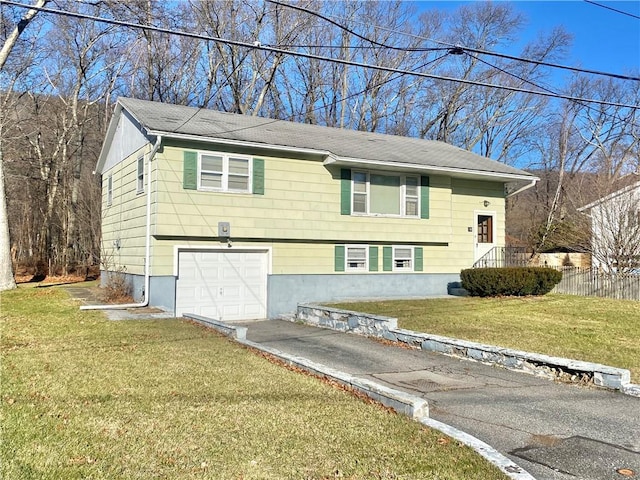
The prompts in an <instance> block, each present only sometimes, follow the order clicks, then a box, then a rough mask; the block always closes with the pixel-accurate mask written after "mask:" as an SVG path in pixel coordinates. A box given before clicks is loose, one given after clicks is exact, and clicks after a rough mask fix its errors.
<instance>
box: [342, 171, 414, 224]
mask: <svg viewBox="0 0 640 480" xmlns="http://www.w3.org/2000/svg"><path fill="white" fill-rule="evenodd" d="M351 183H352V185H351V213H354V214H363V215H381V216H385V215H386V216H403V217H418V216H419V215H420V177H418V176H408V175H393V174H386V173H379V172H373V171H372V172H364V171H353V172H352V175H351Z"/></svg>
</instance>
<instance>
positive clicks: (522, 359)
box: [285, 304, 640, 397]
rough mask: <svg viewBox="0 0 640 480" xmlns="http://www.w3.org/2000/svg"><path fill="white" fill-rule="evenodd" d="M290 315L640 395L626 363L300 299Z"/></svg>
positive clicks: (318, 324)
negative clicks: (484, 340)
mask: <svg viewBox="0 0 640 480" xmlns="http://www.w3.org/2000/svg"><path fill="white" fill-rule="evenodd" d="M285 320H287V319H285ZM288 320H291V321H302V322H304V323H307V324H309V325H313V326H316V327H322V328H328V329H331V330H338V331H341V332H350V333H356V334H359V335H366V336H372V337H378V338H383V339H385V340H389V341H392V342H399V343H404V344H406V345H409V346H411V347H415V348H420V349H422V350H427V351H432V352H436V353H442V354H444V355H449V356H454V357H458V358H462V359H465V360H473V361H477V362H481V363H485V364H488V365H500V366H502V367H505V368H508V369H510V370H514V371H517V372H523V373H529V374H533V375H537V376H542V377H546V378H550V379H553V380H562V381H568V382H574V383H587V384H593V385H596V386H598V387H603V388H608V389H612V390H618V391H620V392H622V393H624V394H626V395H631V396H635V397H640V385H637V384H633V383H631V373H630V372H629V370H626V369H623V368H617V367H611V366H608V365H602V364H598V363H592V362H584V361H580V360H572V359H568V358H560V357H552V356H549V355H542V354H538V353H531V352H524V351H520V350H514V349H510V348H501V347H496V346H493V345H485V344H481V343H476V342H469V341H466V340H458V339H455V338H449V337H443V336H440V335H431V334H428V333H421V332H414V331H412V330H404V329H401V328H398V327H397V325H398V319H396V318H392V317H382V316H377V315H370V314H367V313H362V312H354V311H350V310H341V309H337V308H332V307H325V306H321V305H313V304H301V305H298V313H297V315H296V317H295V318H293V319H288Z"/></svg>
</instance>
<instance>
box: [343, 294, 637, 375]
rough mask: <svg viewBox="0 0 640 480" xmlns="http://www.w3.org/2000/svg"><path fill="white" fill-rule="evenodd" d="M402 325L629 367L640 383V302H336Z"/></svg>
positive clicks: (551, 298)
mask: <svg viewBox="0 0 640 480" xmlns="http://www.w3.org/2000/svg"><path fill="white" fill-rule="evenodd" d="M333 306H334V307H337V308H343V309H347V310H356V311H361V312H367V313H374V314H380V315H386V316H390V317H397V318H398V325H399V326H400V327H401V328H406V329H408V330H415V331H418V332H425V333H433V334H436V335H443V336H447V337H454V338H460V339H464V340H470V341H475V342H480V343H487V344H489V345H498V346H502V347H508V348H514V349H517V350H525V351H529V352H537V353H544V354H547V355H552V356H558V357H566V358H573V359H577V360H585V361H590V362H596V363H603V364H605V365H610V366H614V367H621V368H628V369H629V370H631V379H632V381H634V382H635V383H640V340H639V339H640V302H635V301H631V300H610V299H605V298H594V297H578V296H573V295H545V296H543V297H507V298H477V297H475V298H474V297H466V298H442V299H440V298H437V299H436V298H434V299H425V300H397V301H379V302H358V303H341V304H334V305H333Z"/></svg>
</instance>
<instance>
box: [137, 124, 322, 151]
mask: <svg viewBox="0 0 640 480" xmlns="http://www.w3.org/2000/svg"><path fill="white" fill-rule="evenodd" d="M147 133H148V134H149V135H156V136H157V135H161V136H163V137H164V138H172V139H175V140H190V141H195V142H203V143H214V144H222V145H236V146H241V147H247V148H258V149H264V150H273V151H279V152H294V153H300V154H307V155H317V156H319V157H327V156H329V155H331V152H328V151H327V150H319V149H313V148H303V147H291V146H287V145H276V144H271V143H260V142H247V141H245V140H234V139H229V138H218V137H214V136H206V137H205V136H201V135H190V134H186V133H175V132H167V131H162V130H147ZM213 135H215V134H213Z"/></svg>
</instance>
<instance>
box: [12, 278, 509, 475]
mask: <svg viewBox="0 0 640 480" xmlns="http://www.w3.org/2000/svg"><path fill="white" fill-rule="evenodd" d="M0 307H1V315H2V317H1V322H2V342H1V347H2V363H1V365H0V375H1V376H0V379H1V381H2V388H1V395H2V398H1V408H0V423H1V427H0V428H1V430H0V434H1V437H0V438H1V447H0V448H1V449H0V452H1V458H0V477H1V478H7V479H10V478H11V479H14V478H15V479H81V478H82V479H85V478H92V479H123V478H126V479H147V478H154V479H155V478H171V479H190V478H198V479H213V478H216V479H218V478H219V479H240V478H242V479H288V478H292V479H316V478H317V479H328V478H332V479H333V478H349V479H376V478H385V479H399V478H403V479H414V478H415V479H418V478H430V479H472V478H476V479H491V478H505V477H504V476H502V474H501V473H500V472H499V471H498V470H497V469H496V468H494V467H493V466H491V465H489V464H488V463H486V462H485V461H484V460H483V459H482V458H481V457H479V456H478V455H477V454H475V452H473V451H471V450H470V449H468V448H467V447H464V446H461V445H460V444H458V443H457V442H455V441H453V440H450V439H446V438H445V437H444V436H443V435H442V434H440V433H439V432H436V431H433V430H430V429H427V428H425V427H423V426H422V425H420V424H419V423H417V422H413V421H411V420H409V419H408V418H406V417H404V416H401V415H396V414H394V413H392V412H390V411H388V410H387V409H384V408H382V407H380V406H379V405H377V404H371V403H366V402H364V401H362V400H360V399H358V398H356V397H354V396H353V395H351V394H349V393H348V392H345V391H343V390H341V389H338V388H334V387H332V386H330V385H327V384H326V383H323V382H322V381H320V380H318V379H316V378H313V377H309V376H305V375H301V374H299V373H295V372H292V371H289V370H287V369H284V368H283V367H280V366H278V365H276V364H273V363H271V362H269V361H267V360H266V359H265V358H263V357H262V356H260V355H257V354H256V353H254V352H252V351H250V350H247V349H245V348H243V347H241V346H239V345H238V344H236V343H234V342H232V341H230V340H228V339H227V338H225V337H222V336H220V335H218V334H217V333H215V332H213V331H211V330H207V329H204V328H202V327H199V326H196V325H193V324H190V323H187V322H185V321H181V320H177V319H171V320H157V321H120V322H114V321H108V320H105V318H104V316H103V315H102V314H101V313H98V312H81V311H79V309H78V308H77V307H78V305H76V304H75V303H73V302H72V301H70V300H69V298H68V295H67V294H66V293H65V292H63V291H61V290H60V289H59V288H56V287H54V288H28V287H27V288H24V287H23V288H19V289H18V290H15V291H11V292H4V293H3V294H2V297H1V304H0Z"/></svg>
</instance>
